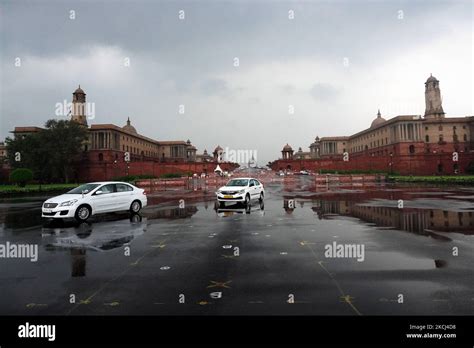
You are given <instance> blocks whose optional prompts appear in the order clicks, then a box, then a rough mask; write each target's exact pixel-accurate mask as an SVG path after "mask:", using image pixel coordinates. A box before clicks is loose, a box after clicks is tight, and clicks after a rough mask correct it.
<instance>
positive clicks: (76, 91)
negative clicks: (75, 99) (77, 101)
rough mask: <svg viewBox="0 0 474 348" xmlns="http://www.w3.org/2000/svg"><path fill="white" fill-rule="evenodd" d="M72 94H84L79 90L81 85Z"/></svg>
mask: <svg viewBox="0 0 474 348" xmlns="http://www.w3.org/2000/svg"><path fill="white" fill-rule="evenodd" d="M74 94H85V93H84V91H83V90H82V88H81V85H79V87H77V89H76V90H75V91H74Z"/></svg>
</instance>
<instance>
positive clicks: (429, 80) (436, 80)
mask: <svg viewBox="0 0 474 348" xmlns="http://www.w3.org/2000/svg"><path fill="white" fill-rule="evenodd" d="M429 82H439V81H438V79H437V78H436V77H434V76H433V75H431V74H430V77H428V80H426V83H429Z"/></svg>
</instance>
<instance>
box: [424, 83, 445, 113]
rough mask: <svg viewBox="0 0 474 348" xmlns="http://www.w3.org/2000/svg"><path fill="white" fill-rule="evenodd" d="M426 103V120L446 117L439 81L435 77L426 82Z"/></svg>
mask: <svg viewBox="0 0 474 348" xmlns="http://www.w3.org/2000/svg"><path fill="white" fill-rule="evenodd" d="M425 103H426V109H425V118H443V117H444V110H443V106H442V99H441V91H440V89H439V81H438V80H437V79H436V77H434V76H433V75H430V77H428V80H426V82H425Z"/></svg>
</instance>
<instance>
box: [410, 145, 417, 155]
mask: <svg viewBox="0 0 474 348" xmlns="http://www.w3.org/2000/svg"><path fill="white" fill-rule="evenodd" d="M408 151H409V152H410V154H414V153H415V145H410V147H409V148H408Z"/></svg>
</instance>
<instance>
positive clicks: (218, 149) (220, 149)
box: [214, 145, 224, 153]
mask: <svg viewBox="0 0 474 348" xmlns="http://www.w3.org/2000/svg"><path fill="white" fill-rule="evenodd" d="M223 150H224V149H223V148H222V147H220V146H219V145H217V147H216V149H215V150H214V153H219V152H221V151H223Z"/></svg>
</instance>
